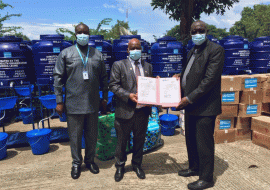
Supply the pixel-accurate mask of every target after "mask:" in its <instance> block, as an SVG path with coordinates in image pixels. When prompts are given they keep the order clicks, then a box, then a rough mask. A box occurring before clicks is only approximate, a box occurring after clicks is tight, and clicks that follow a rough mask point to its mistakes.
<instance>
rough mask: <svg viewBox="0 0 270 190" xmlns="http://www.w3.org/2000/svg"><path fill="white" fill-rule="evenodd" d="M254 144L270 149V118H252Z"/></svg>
mask: <svg viewBox="0 0 270 190" xmlns="http://www.w3.org/2000/svg"><path fill="white" fill-rule="evenodd" d="M251 129H252V142H253V143H254V144H257V145H259V146H262V147H265V148H268V149H270V117H269V116H260V117H254V118H252V123H251Z"/></svg>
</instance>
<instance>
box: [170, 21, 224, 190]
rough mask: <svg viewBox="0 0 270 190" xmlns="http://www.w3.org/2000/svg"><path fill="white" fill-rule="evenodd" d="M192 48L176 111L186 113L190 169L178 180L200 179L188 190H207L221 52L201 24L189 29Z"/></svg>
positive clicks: (210, 180) (218, 108) (218, 110)
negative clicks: (182, 178)
mask: <svg viewBox="0 0 270 190" xmlns="http://www.w3.org/2000/svg"><path fill="white" fill-rule="evenodd" d="M190 33H191V36H192V41H193V42H194V43H195V47H194V48H192V49H191V50H190V52H189V53H188V56H187V64H186V65H185V66H184V68H183V71H182V73H181V74H177V75H174V77H180V78H181V90H182V95H183V98H182V100H181V102H180V103H179V105H178V107H177V109H179V110H180V109H185V129H186V134H185V137H186V145H187V152H188V161H189V169H186V170H181V171H179V172H178V174H179V175H180V176H183V177H189V176H199V180H198V181H195V182H193V183H190V184H188V188H189V189H206V188H209V187H212V186H213V185H214V181H213V173H214V138H213V135H214V128H215V119H216V116H217V115H219V114H220V113H221V74H222V70H223V65H224V49H223V48H222V47H221V46H220V45H218V44H216V43H214V42H211V41H209V40H208V39H207V37H206V35H207V27H206V24H205V23H204V22H203V21H196V22H194V23H193V24H192V26H191V31H190Z"/></svg>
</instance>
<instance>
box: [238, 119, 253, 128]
mask: <svg viewBox="0 0 270 190" xmlns="http://www.w3.org/2000/svg"><path fill="white" fill-rule="evenodd" d="M235 128H236V129H251V117H237V118H236V123H235Z"/></svg>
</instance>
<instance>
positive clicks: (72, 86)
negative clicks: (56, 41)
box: [53, 46, 109, 114]
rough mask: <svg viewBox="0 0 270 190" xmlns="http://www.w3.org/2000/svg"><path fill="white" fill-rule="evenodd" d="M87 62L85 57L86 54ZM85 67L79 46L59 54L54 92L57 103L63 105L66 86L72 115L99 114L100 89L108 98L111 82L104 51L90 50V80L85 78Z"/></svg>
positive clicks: (88, 63) (55, 69) (66, 99)
mask: <svg viewBox="0 0 270 190" xmlns="http://www.w3.org/2000/svg"><path fill="white" fill-rule="evenodd" d="M82 56H83V57H84V59H85V55H82ZM83 70H84V65H83V63H82V60H81V57H80V55H79V53H78V51H77V48H76V46H71V47H68V48H66V49H64V50H63V51H61V53H60V54H59V56H58V58H57V61H56V64H55V68H54V71H53V76H54V93H55V95H56V102H57V103H59V102H63V91H62V87H63V86H65V91H66V92H65V93H66V96H65V108H66V111H67V113H68V114H89V113H94V112H98V111H99V102H100V96H99V88H100V90H101V91H102V92H103V98H104V99H106V100H107V99H108V90H109V89H108V79H107V72H106V68H105V64H104V61H103V57H102V54H101V52H99V51H98V50H96V49H95V48H92V47H89V58H88V62H87V66H86V70H87V71H88V77H89V80H84V79H83Z"/></svg>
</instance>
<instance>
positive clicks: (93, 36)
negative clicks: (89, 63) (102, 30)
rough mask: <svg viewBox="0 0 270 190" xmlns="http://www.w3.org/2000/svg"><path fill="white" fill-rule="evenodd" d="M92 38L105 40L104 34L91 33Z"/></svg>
mask: <svg viewBox="0 0 270 190" xmlns="http://www.w3.org/2000/svg"><path fill="white" fill-rule="evenodd" d="M89 39H90V40H104V36H103V35H90V37H89Z"/></svg>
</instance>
